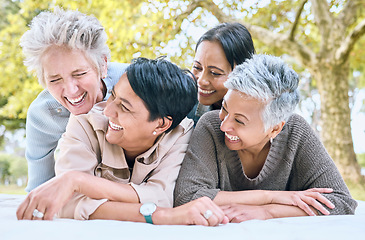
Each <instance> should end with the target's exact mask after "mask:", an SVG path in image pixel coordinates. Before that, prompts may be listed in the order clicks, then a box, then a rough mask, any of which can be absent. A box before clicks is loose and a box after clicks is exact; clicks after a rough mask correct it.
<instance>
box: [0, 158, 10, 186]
mask: <svg viewBox="0 0 365 240" xmlns="http://www.w3.org/2000/svg"><path fill="white" fill-rule="evenodd" d="M9 168H10V162H9V161H8V159H6V158H4V157H3V156H0V183H4V182H5V179H7V178H8V177H9V176H10V170H9Z"/></svg>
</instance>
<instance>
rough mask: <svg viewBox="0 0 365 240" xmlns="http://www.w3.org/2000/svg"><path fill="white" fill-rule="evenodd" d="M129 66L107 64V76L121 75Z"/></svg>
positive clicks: (113, 63)
mask: <svg viewBox="0 0 365 240" xmlns="http://www.w3.org/2000/svg"><path fill="white" fill-rule="evenodd" d="M128 66H129V64H127V63H117V62H109V63H108V75H120V76H121V75H122V74H123V73H124V72H125V70H126V69H127V67H128Z"/></svg>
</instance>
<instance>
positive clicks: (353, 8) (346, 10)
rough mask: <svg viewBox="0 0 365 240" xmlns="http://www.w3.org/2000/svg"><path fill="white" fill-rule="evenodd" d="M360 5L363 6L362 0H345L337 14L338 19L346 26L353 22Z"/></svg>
mask: <svg viewBox="0 0 365 240" xmlns="http://www.w3.org/2000/svg"><path fill="white" fill-rule="evenodd" d="M361 5H362V7H364V1H363V0H352V1H347V2H346V4H345V6H344V7H343V10H342V11H341V12H340V14H339V15H338V21H340V22H342V24H344V26H345V27H346V28H347V27H348V26H350V25H352V24H353V23H355V22H356V20H357V17H358V16H357V13H358V11H357V9H359V8H361Z"/></svg>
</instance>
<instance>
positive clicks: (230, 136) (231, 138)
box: [225, 133, 240, 141]
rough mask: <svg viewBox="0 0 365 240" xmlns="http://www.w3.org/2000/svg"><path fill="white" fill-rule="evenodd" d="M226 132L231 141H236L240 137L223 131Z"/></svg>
mask: <svg viewBox="0 0 365 240" xmlns="http://www.w3.org/2000/svg"><path fill="white" fill-rule="evenodd" d="M225 134H226V137H227V138H228V139H229V140H231V141H237V140H239V139H240V138H239V137H238V136H233V135H229V134H228V133H225Z"/></svg>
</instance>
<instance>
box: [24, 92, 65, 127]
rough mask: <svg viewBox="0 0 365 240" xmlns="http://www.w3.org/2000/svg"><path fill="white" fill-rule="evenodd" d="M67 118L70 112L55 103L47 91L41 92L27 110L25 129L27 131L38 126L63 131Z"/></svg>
mask: <svg viewBox="0 0 365 240" xmlns="http://www.w3.org/2000/svg"><path fill="white" fill-rule="evenodd" d="M69 117H70V112H69V111H68V110H67V109H66V108H65V107H63V106H62V105H61V104H60V103H59V102H57V101H56V99H54V98H53V97H52V95H51V94H50V93H49V92H48V91H47V90H43V91H42V92H41V93H40V94H39V95H38V96H37V98H36V99H35V100H34V101H33V102H32V103H31V104H30V106H29V108H28V111H27V129H28V130H29V129H30V128H31V126H34V127H36V126H39V127H41V128H54V130H56V129H60V131H64V130H65V128H66V125H67V122H68V119H69ZM43 130H44V129H43ZM43 130H42V131H43Z"/></svg>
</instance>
